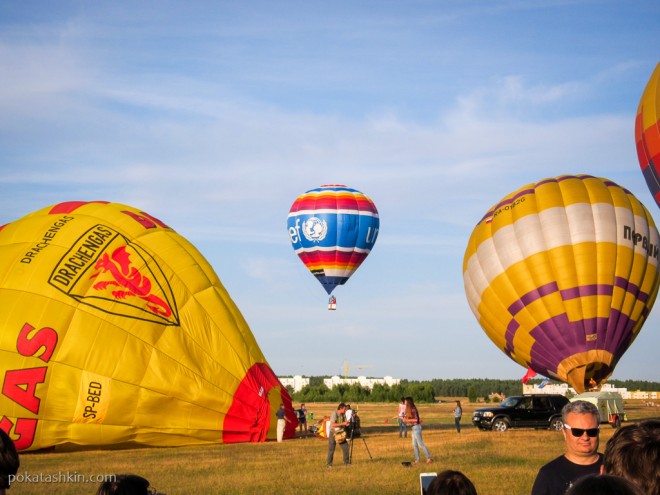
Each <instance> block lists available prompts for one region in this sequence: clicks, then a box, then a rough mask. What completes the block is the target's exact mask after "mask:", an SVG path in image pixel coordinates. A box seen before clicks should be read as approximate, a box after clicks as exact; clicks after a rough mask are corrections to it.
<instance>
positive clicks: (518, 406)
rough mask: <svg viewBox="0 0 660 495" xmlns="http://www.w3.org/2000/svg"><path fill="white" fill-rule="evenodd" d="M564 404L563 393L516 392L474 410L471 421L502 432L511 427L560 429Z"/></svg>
mask: <svg viewBox="0 0 660 495" xmlns="http://www.w3.org/2000/svg"><path fill="white" fill-rule="evenodd" d="M567 403H568V399H567V398H566V397H564V396H563V395H519V396H514V397H508V398H506V399H505V400H504V401H502V403H501V404H500V405H499V406H493V407H483V408H481V409H476V410H475V411H474V413H473V415H472V424H473V425H474V426H476V427H477V428H479V429H480V430H495V431H506V430H508V429H509V428H511V427H518V426H523V427H524V426H527V427H532V428H550V429H552V430H555V431H559V430H561V429H562V426H563V422H562V420H561V409H562V407H564V405H565V404H567Z"/></svg>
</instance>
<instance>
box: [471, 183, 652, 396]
mask: <svg viewBox="0 0 660 495" xmlns="http://www.w3.org/2000/svg"><path fill="white" fill-rule="evenodd" d="M463 278H464V282H465V292H466V295H467V300H468V302H469V304H470V307H471V309H472V311H473V312H474V314H475V316H476V317H477V319H478V320H479V323H480V324H481V326H482V327H483V329H484V331H485V332H486V334H487V335H488V337H490V339H491V340H492V341H493V342H494V343H495V345H497V347H499V348H500V349H501V350H502V351H503V352H504V353H505V354H506V355H508V356H509V357H510V358H511V359H513V360H514V361H516V362H517V363H519V364H520V365H522V366H524V367H525V368H530V369H531V370H532V371H534V372H536V373H539V374H541V375H544V376H546V377H549V378H553V379H557V380H561V381H564V382H567V383H568V384H570V385H571V386H572V387H573V388H575V390H576V391H578V392H582V391H584V390H585V388H587V389H588V388H596V387H597V386H598V385H599V384H601V383H603V382H604V381H605V380H606V379H607V378H608V377H609V376H610V375H611V373H612V371H613V370H614V367H615V366H616V364H617V362H618V361H619V359H621V356H622V355H623V353H624V352H625V351H626V350H627V349H628V347H629V346H630V344H632V342H633V341H634V340H635V338H636V337H637V335H638V334H639V332H640V330H641V328H642V325H643V324H644V322H645V320H646V319H647V317H648V315H649V312H650V311H651V308H652V307H653V303H654V301H655V299H656V296H657V293H658V285H659V284H660V271H659V268H658V230H657V228H656V226H655V224H654V222H653V219H652V218H651V215H650V214H649V212H648V211H647V209H646V208H645V207H644V205H642V203H640V202H639V201H638V200H637V199H636V198H635V197H634V196H633V195H632V194H631V193H630V192H629V191H627V190H625V189H624V188H622V187H619V186H618V185H616V184H615V183H613V182H611V181H609V180H607V179H599V178H596V177H591V176H587V175H579V176H562V177H558V178H553V179H546V180H542V181H540V182H537V183H535V184H529V185H527V186H525V187H522V188H521V189H518V190H517V191H515V192H513V193H511V194H509V195H508V196H506V197H505V198H504V199H503V200H502V201H500V202H499V203H497V204H496V205H494V206H493V207H492V208H491V209H490V210H489V211H488V213H486V215H485V216H484V217H483V218H482V219H481V221H480V222H479V223H478V224H477V226H476V227H475V229H474V231H473V232H472V235H471V237H470V240H469V242H468V246H467V249H466V251H465V257H464V260H463Z"/></svg>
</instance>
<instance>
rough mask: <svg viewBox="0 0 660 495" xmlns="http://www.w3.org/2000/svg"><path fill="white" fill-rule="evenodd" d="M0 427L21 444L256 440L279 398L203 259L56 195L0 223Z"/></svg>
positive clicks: (144, 219)
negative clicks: (54, 200)
mask: <svg viewBox="0 0 660 495" xmlns="http://www.w3.org/2000/svg"><path fill="white" fill-rule="evenodd" d="M0 307H1V308H2V311H1V312H0V380H1V381H2V394H0V428H2V429H3V430H5V431H6V432H8V433H9V434H10V436H11V437H12V438H13V439H14V441H15V443H16V445H17V447H18V448H19V449H20V450H37V449H42V448H47V447H56V446H66V447H67V448H76V446H98V447H103V446H111V445H112V446H117V445H126V446H129V445H150V446H174V445H185V444H202V443H232V442H258V441H264V440H266V439H270V438H275V433H276V417H275V412H276V411H277V410H278V409H279V406H280V403H284V404H285V406H286V409H287V416H288V417H289V418H290V420H291V423H287V431H286V433H285V436H286V437H293V436H295V425H296V424H297V421H296V419H295V416H294V413H293V409H292V407H291V398H290V397H289V394H288V392H287V391H286V388H284V387H283V386H282V385H281V384H280V382H279V380H278V379H277V377H276V376H275V374H274V373H273V371H272V370H271V368H270V367H269V365H268V364H267V362H266V359H265V358H264V355H263V354H262V353H261V350H260V349H259V346H258V345H257V342H256V341H255V338H254V336H253V335H252V333H251V331H250V329H249V327H248V325H247V323H246V322H245V320H244V319H243V316H242V315H241V313H240V311H239V310H238V308H237V307H236V305H235V304H234V302H233V301H232V300H231V298H230V296H229V294H228V293H227V291H226V290H225V288H224V287H223V286H222V284H221V282H220V280H219V278H218V277H217V275H216V273H215V272H214V270H213V269H212V267H211V265H209V263H208V262H207V261H206V260H205V259H204V258H203V257H202V255H201V254H200V253H199V252H198V251H197V249H195V247H194V246H193V245H192V244H190V243H189V242H188V241H187V240H186V239H184V238H183V237H182V236H180V235H179V234H177V233H176V232H175V231H174V230H172V229H171V228H170V227H168V226H167V225H166V224H164V223H163V222H161V221H160V220H158V219H157V218H155V217H153V216H151V215H149V214H147V213H145V212H143V211H140V210H139V209H136V208H132V207H130V206H125V205H121V204H117V203H108V202H100V201H99V202H67V203H60V204H56V205H54V206H50V207H48V208H44V209H42V210H39V211H36V212H34V213H32V214H29V215H27V216H25V217H23V218H21V219H19V220H17V221H15V222H13V223H9V224H6V225H4V226H2V227H0Z"/></svg>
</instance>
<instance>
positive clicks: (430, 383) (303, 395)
mask: <svg viewBox="0 0 660 495" xmlns="http://www.w3.org/2000/svg"><path fill="white" fill-rule="evenodd" d="M323 378H324V377H322V376H321V377H310V380H309V385H308V386H306V387H304V388H303V389H302V390H300V391H299V392H295V393H293V391H292V390H291V389H290V388H289V392H290V393H291V397H292V398H293V400H294V401H297V402H346V403H359V402H399V401H400V400H401V397H408V396H411V397H413V398H414V399H415V402H420V403H425V402H426V403H428V402H435V399H436V397H447V398H449V397H468V399H469V400H470V402H477V401H478V400H479V399H483V400H485V401H487V402H488V401H489V400H490V398H489V397H490V396H491V395H492V394H502V395H504V396H506V397H509V396H511V395H518V394H520V393H521V392H522V383H521V382H520V380H495V379H489V378H452V379H446V380H443V379H434V380H427V381H412V380H401V383H400V384H398V385H392V386H390V385H378V384H377V385H374V387H373V388H372V389H371V390H370V389H368V388H366V387H362V386H361V385H359V384H355V385H336V386H335V387H333V388H332V389H329V388H328V387H326V386H325V385H324V383H323ZM325 378H327V377H325ZM540 382H541V380H538V379H533V380H530V381H529V383H530V384H538V383H540ZM552 383H558V382H552ZM608 383H611V384H612V385H614V386H615V387H617V388H627V389H628V390H630V391H635V390H643V391H647V392H654V391H655V392H657V391H660V383H659V382H650V381H645V380H610V381H608Z"/></svg>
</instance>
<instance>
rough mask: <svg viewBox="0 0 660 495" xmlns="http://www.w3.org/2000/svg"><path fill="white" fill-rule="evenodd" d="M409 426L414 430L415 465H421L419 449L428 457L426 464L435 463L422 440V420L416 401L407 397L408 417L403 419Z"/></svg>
mask: <svg viewBox="0 0 660 495" xmlns="http://www.w3.org/2000/svg"><path fill="white" fill-rule="evenodd" d="M403 420H404V421H405V422H406V423H407V424H409V425H411V427H412V428H411V430H412V444H413V451H414V452H415V464H419V449H420V448H421V449H422V450H423V451H424V454H425V455H426V463H427V464H430V463H431V462H433V459H431V454H430V453H429V449H427V448H426V445H424V440H422V419H421V418H420V417H419V411H418V410H417V406H415V401H413V398H412V397H406V417H405V418H404V419H403Z"/></svg>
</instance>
